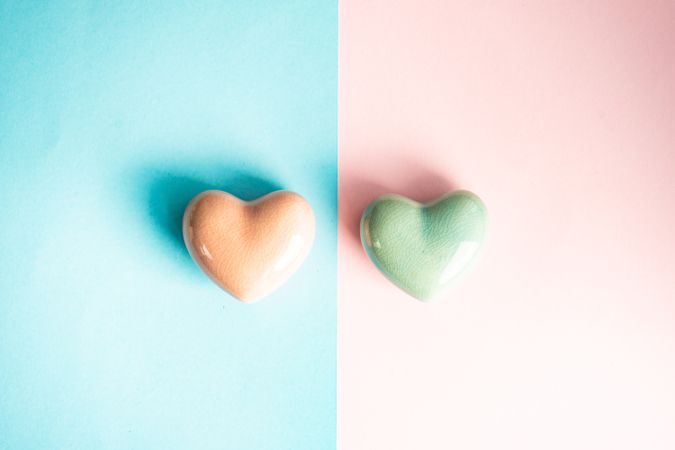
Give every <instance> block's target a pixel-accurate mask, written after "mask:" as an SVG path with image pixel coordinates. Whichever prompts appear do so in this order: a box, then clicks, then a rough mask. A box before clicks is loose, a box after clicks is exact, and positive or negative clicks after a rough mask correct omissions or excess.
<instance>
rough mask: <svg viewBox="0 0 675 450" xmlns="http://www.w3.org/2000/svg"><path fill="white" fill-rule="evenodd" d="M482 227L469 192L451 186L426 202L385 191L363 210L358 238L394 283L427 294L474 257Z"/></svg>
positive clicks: (481, 210) (478, 206)
mask: <svg viewBox="0 0 675 450" xmlns="http://www.w3.org/2000/svg"><path fill="white" fill-rule="evenodd" d="M486 227H487V213H486V209H485V205H483V202H482V201H481V200H480V199H479V198H478V197H477V196H476V195H475V194H472V193H471V192H467V191H456V192H453V193H451V194H448V195H445V196H443V197H441V198H440V199H438V200H435V201H433V202H431V203H428V204H420V203H417V202H415V201H413V200H410V199H408V198H406V197H402V196H398V195H385V196H383V197H380V198H378V199H376V200H375V201H373V202H372V203H371V204H370V205H369V206H368V208H366V210H365V211H364V213H363V216H362V218H361V241H362V243H363V246H364V248H365V250H366V253H367V254H368V256H369V257H370V259H371V260H372V261H373V263H375V265H376V266H377V267H378V269H380V271H382V273H383V274H384V275H385V276H386V277H387V278H389V279H390V280H391V281H392V282H393V283H394V284H396V285H397V286H399V287H400V288H401V289H403V290H404V291H406V292H407V293H409V294H410V295H412V296H413V297H415V298H418V299H420V300H430V299H431V298H433V297H435V296H436V295H438V294H439V293H441V292H443V291H444V290H445V289H446V288H447V287H449V286H450V285H451V284H452V282H453V281H454V280H456V279H457V277H458V276H460V275H461V274H462V273H463V272H464V269H465V268H467V267H468V266H469V265H470V264H471V263H472V262H473V261H474V260H475V258H476V256H477V255H478V253H479V251H480V249H481V247H482V245H483V241H484V238H485V232H486Z"/></svg>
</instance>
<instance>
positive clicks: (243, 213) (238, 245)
mask: <svg viewBox="0 0 675 450" xmlns="http://www.w3.org/2000/svg"><path fill="white" fill-rule="evenodd" d="M314 234H315V218H314V212H313V211H312V207H311V206H310V205H309V203H308V202H307V201H306V200H305V199H304V198H303V197H302V196H300V195H298V194H296V193H294V192H289V191H276V192H272V193H271V194H268V195H265V196H264V197H260V198H259V199H257V200H254V201H251V202H247V201H244V200H241V199H239V198H237V197H235V196H234V195H231V194H228V193H227V192H223V191H215V190H212V191H206V192H202V193H201V194H199V195H197V196H196V197H195V198H194V199H192V201H191V202H190V204H189V205H188V207H187V209H186V210H185V214H184V216H183V238H184V240H185V245H186V246H187V248H188V251H189V252H190V255H191V256H192V258H193V259H194V260H195V262H196V263H197V264H198V265H199V267H201V269H202V270H203V271H204V272H205V273H206V274H207V275H208V276H209V277H210V278H211V279H212V280H213V281H214V282H215V283H216V284H217V285H218V286H220V287H221V288H223V289H224V290H225V291H227V292H229V293H230V294H231V295H233V296H234V297H236V298H237V299H239V300H241V301H243V302H246V303H249V302H253V301H255V300H258V299H260V298H262V297H265V296H266V295H268V294H270V293H271V292H272V291H274V290H275V289H276V288H278V287H279V286H280V285H281V284H283V283H284V282H285V281H286V280H287V279H288V278H289V277H290V276H291V275H292V274H293V273H294V272H295V271H296V270H297V269H298V267H300V265H301V264H302V262H303V261H304V259H305V258H306V257H307V254H308V253H309V250H310V249H311V247H312V243H313V242H314Z"/></svg>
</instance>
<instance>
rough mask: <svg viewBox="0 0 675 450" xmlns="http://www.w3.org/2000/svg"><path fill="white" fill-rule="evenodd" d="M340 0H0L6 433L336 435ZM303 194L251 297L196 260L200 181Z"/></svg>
mask: <svg viewBox="0 0 675 450" xmlns="http://www.w3.org/2000/svg"><path fill="white" fill-rule="evenodd" d="M336 128H337V4H336V2H334V1H314V0H306V1H300V0H267V1H217V2H197V3H195V2H187V1H185V2H180V1H157V2H131V1H115V2H93V1H52V2H33V1H21V0H19V1H2V0H0V207H1V208H2V215H1V216H0V230H1V232H0V252H1V253H0V449H2V450H5V449H21V450H28V449H57V448H58V449H144V450H150V449H232V450H248V449H259V450H260V449H264V450H281V449H293V450H302V449H322V450H324V449H330V448H334V447H335V369H336V367H335V366H336V363H335V360H336V350H335V345H336V343H335V329H336V320H335V319H336V317H335V304H336V292H335V291H336V226H337V225H336V222H337V217H336V214H337V204H336V203H337V192H336V184H337V173H336V172H337V153H336V145H337V142H336V141H337V129H336ZM280 187H281V188H286V189H290V190H294V191H296V192H299V193H301V194H302V195H304V196H306V197H307V198H308V200H309V201H310V202H311V203H312V205H313V206H314V209H315V212H316V215H317V225H318V228H317V240H316V243H315V246H314V248H313V250H312V252H311V254H310V257H309V259H308V260H307V261H306V263H305V264H304V265H303V266H302V268H301V269H300V271H299V272H298V273H297V274H296V275H295V276H294V277H293V278H291V280H290V281H289V282H288V283H287V284H285V285H284V286H283V287H282V288H281V289H280V290H279V291H277V292H276V293H275V294H273V295H272V296H271V297H269V298H267V299H265V300H263V301H261V302H260V303H256V304H253V305H245V304H242V303H239V302H237V301H236V300H234V299H232V298H231V297H229V296H227V294H225V293H223V292H222V291H220V290H219V289H218V288H217V287H216V286H215V285H214V284H212V283H211V282H210V281H209V280H208V279H207V278H206V276H204V275H203V274H202V273H201V272H200V271H199V270H198V269H197V267H196V266H195V265H194V264H193V263H192V261H191V260H190V259H189V256H188V254H187V252H186V250H185V249H184V247H183V243H182V240H181V236H180V220H181V215H182V212H183V208H184V207H185V205H186V204H187V202H188V201H189V199H190V198H191V196H193V195H194V194H196V193H198V192H199V191H201V190H204V189H206V188H220V189H225V190H229V191H231V192H234V193H235V194H238V195H240V196H242V197H245V198H254V197H256V196H259V195H262V194H264V193H267V192H269V191H271V190H274V189H276V188H280Z"/></svg>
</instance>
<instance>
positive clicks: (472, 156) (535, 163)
mask: <svg viewBox="0 0 675 450" xmlns="http://www.w3.org/2000/svg"><path fill="white" fill-rule="evenodd" d="M339 89H340V98H339V104H340V123H339V125H340V202H339V205H340V230H339V238H340V254H339V303H338V307H339V325H338V326H339V348H338V353H339V360H338V367H339V374H338V380H339V385H338V404H339V407H338V435H339V440H338V446H339V448H340V449H341V450H384V449H386V450H404V449H406V450H407V449H410V450H413V449H414V450H432V449H461V450H471V449H485V450H488V449H489V450H495V449H500V450H503V449H518V450H526V449H533V450H534V449H536V450H542V449H546V450H554V449H565V450H570V449H574V450H581V449H593V450H600V449H608V450H609V449H612V450H621V449H649V450H660V449H664V450H665V449H668V450H672V449H675V237H674V236H675V2H672V1H661V2H658V1H629V2H615V1H575V2H567V1H544V2H541V1H497V2H476V1H465V2H461V1H447V0H443V1H441V0H439V1H430V0H396V1H391V0H369V1H365V0H343V1H341V3H340V86H339ZM458 187H461V188H466V189H469V190H472V191H474V192H476V193H477V194H478V195H480V196H481V197H482V198H483V200H484V201H485V203H486V204H487V206H488V210H489V212H490V215H491V229H490V238H489V242H488V244H487V247H486V250H485V253H484V255H483V258H482V260H481V262H480V263H479V264H478V265H477V268H476V270H475V271H474V272H473V273H472V274H471V275H469V276H468V277H467V278H466V279H465V280H464V281H463V282H462V283H461V285H460V286H458V287H457V288H456V289H454V290H453V291H452V292H450V293H449V294H448V295H447V298H442V299H440V300H439V301H437V302H435V303H432V304H424V303H421V302H418V301H416V300H413V299H412V298H410V297H407V296H406V295H404V294H403V293H401V292H400V291H398V290H397V289H396V288H395V287H394V286H393V285H391V284H390V283H388V282H387V281H385V279H384V277H383V276H381V275H380V274H379V273H378V272H377V270H376V269H375V267H374V266H373V265H372V264H371V263H370V262H369V261H368V259H367V258H366V256H365V254H364V252H363V251H362V249H361V247H360V243H359V240H358V220H359V216H360V214H361V212H362V210H363V208H364V207H365V206H366V205H367V204H368V203H369V202H370V201H371V200H372V199H374V198H375V197H377V196H378V195H380V194H383V193H385V192H397V193H401V194H405V195H408V196H411V197H413V198H415V199H418V200H428V199H430V198H432V197H434V196H436V195H438V194H441V193H442V192H445V191H447V190H450V189H454V188H458Z"/></svg>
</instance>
